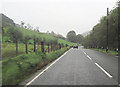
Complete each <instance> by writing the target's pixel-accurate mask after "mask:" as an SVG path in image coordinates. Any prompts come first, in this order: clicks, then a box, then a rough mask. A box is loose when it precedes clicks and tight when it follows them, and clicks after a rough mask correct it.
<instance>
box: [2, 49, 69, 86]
mask: <svg viewBox="0 0 120 87" xmlns="http://www.w3.org/2000/svg"><path fill="white" fill-rule="evenodd" d="M68 49H69V48H66V47H65V48H62V49H59V50H56V51H53V52H50V53H46V54H43V53H42V52H41V51H38V52H36V53H31V54H22V55H19V56H17V57H13V58H8V59H5V60H3V61H2V84H3V85H18V84H19V83H20V82H21V81H23V79H24V78H27V77H28V76H29V75H31V74H32V73H34V72H35V71H37V70H38V69H41V68H42V67H44V66H45V65H47V64H48V63H50V62H51V61H53V60H55V59H56V58H58V57H59V56H61V55H62V54H63V53H64V52H65V51H67V50H68Z"/></svg>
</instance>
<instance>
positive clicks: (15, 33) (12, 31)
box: [8, 26, 23, 55]
mask: <svg viewBox="0 0 120 87" xmlns="http://www.w3.org/2000/svg"><path fill="white" fill-rule="evenodd" d="M8 33H9V35H10V39H11V40H12V41H13V42H15V43H16V55H18V41H19V40H22V37H23V35H22V32H21V31H20V30H19V29H18V28H17V27H14V26H12V27H10V28H9V29H8Z"/></svg>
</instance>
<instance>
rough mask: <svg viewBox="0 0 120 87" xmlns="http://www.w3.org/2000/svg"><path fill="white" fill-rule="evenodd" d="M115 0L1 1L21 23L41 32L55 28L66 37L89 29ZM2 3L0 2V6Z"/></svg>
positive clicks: (111, 6)
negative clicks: (72, 31)
mask: <svg viewBox="0 0 120 87" xmlns="http://www.w3.org/2000/svg"><path fill="white" fill-rule="evenodd" d="M117 1H118V0H2V10H1V8H0V13H3V14H5V15H7V16H8V17H10V18H11V19H13V20H14V22H15V23H18V24H20V22H21V21H24V22H25V23H26V24H28V23H29V24H30V25H32V26H33V27H36V26H39V29H40V31H41V32H47V31H54V32H56V33H60V34H62V35H64V36H66V34H67V32H68V31H70V30H74V31H75V32H76V33H77V34H78V33H80V34H81V33H83V32H86V31H89V30H92V28H93V26H94V25H96V24H97V23H98V22H99V20H100V18H101V17H102V16H105V15H106V9H107V7H108V8H109V9H110V10H111V9H113V7H114V6H116V2H117ZM0 6H1V5H0Z"/></svg>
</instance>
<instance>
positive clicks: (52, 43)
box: [7, 26, 68, 56]
mask: <svg viewBox="0 0 120 87" xmlns="http://www.w3.org/2000/svg"><path fill="white" fill-rule="evenodd" d="M7 33H8V34H9V37H10V39H11V41H12V42H13V43H15V44H16V56H17V55H18V44H19V43H24V44H25V53H26V54H28V44H32V43H29V41H30V40H33V52H37V47H38V46H41V52H42V53H46V52H48V53H49V52H50V51H55V50H57V49H61V48H63V47H65V46H64V44H60V43H58V40H57V38H54V39H51V40H49V41H47V40H45V38H41V37H39V36H37V35H35V34H34V35H32V36H30V35H26V36H24V35H23V33H22V32H21V31H20V29H19V28H18V27H16V26H10V27H9V29H8V31H7ZM45 46H47V49H45ZM67 46H68V45H67V44H66V47H67Z"/></svg>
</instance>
